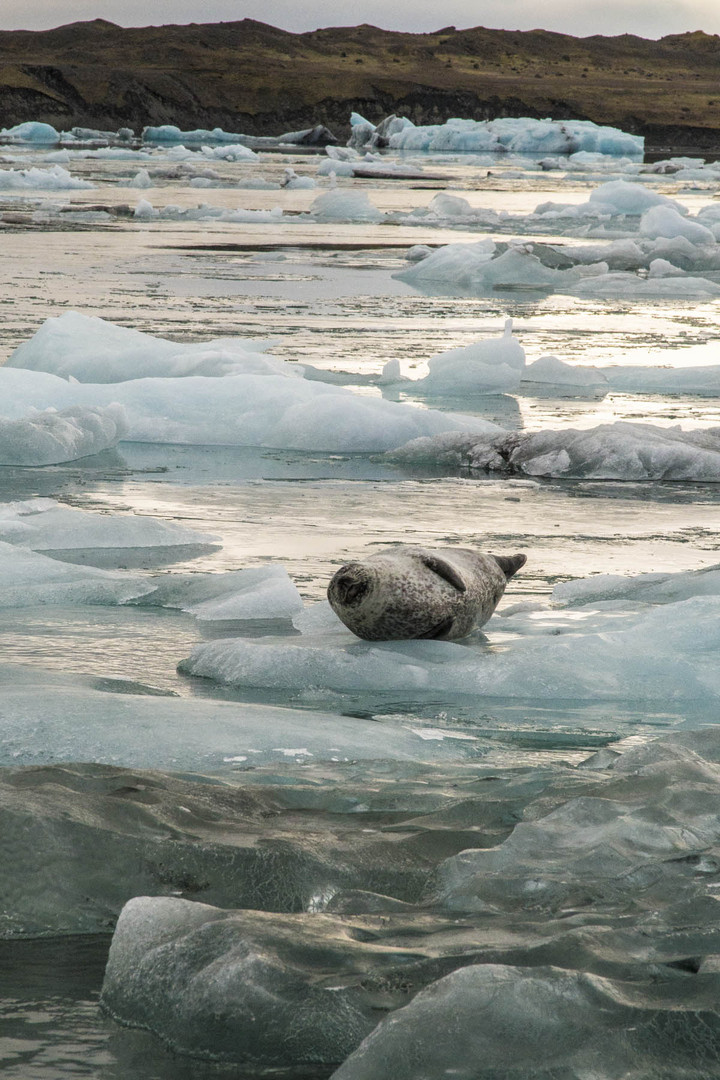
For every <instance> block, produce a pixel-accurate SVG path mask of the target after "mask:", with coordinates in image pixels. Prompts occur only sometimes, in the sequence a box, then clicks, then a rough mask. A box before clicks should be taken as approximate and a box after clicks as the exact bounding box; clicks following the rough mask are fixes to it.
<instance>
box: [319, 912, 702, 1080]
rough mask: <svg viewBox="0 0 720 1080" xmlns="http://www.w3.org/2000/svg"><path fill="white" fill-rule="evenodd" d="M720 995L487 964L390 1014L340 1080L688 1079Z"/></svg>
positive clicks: (665, 983) (697, 988)
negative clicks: (670, 1074)
mask: <svg viewBox="0 0 720 1080" xmlns="http://www.w3.org/2000/svg"><path fill="white" fill-rule="evenodd" d="M537 903H540V901H539V900H538V901H537ZM715 986H716V981H715V979H714V978H713V977H711V976H706V977H705V978H703V977H702V976H701V977H699V981H698V982H697V983H696V984H695V985H693V987H692V990H691V991H690V992H689V993H688V994H677V996H676V995H675V993H674V992H673V991H674V987H673V986H672V980H671V978H670V975H669V974H668V976H666V978H665V979H664V980H663V979H662V976H659V985H658V984H656V986H655V987H653V986H652V983H651V982H650V981H649V979H648V980H647V981H644V982H643V984H642V986H638V985H637V984H635V985H633V982H632V981H631V982H625V981H624V980H622V979H619V980H617V981H613V980H611V979H607V978H603V977H601V976H598V975H592V974H587V973H584V972H577V971H568V970H566V969H564V968H562V967H548V966H545V965H543V964H533V965H532V966H528V967H516V966H512V965H505V964H497V963H492V962H490V963H488V962H484V963H482V964H476V965H473V966H470V967H465V968H460V969H458V970H457V971H454V972H452V974H450V975H446V976H445V978H443V979H440V980H438V981H437V982H435V983H433V984H432V985H431V986H429V987H428V988H427V989H426V990H423V991H422V992H421V993H419V994H418V995H417V996H416V997H415V998H414V999H413V1000H412V1002H411V1003H410V1004H409V1005H407V1006H406V1007H405V1008H404V1009H400V1010H398V1011H396V1012H393V1013H391V1014H390V1016H389V1017H387V1018H386V1019H385V1020H383V1021H382V1023H381V1024H379V1025H378V1027H377V1028H376V1029H375V1031H374V1032H373V1033H372V1034H371V1035H370V1036H369V1037H368V1038H367V1039H366V1040H365V1041H364V1042H363V1043H362V1044H361V1045H360V1046H359V1047H358V1049H357V1050H356V1051H355V1053H354V1054H352V1055H351V1056H350V1057H349V1058H348V1059H347V1060H346V1061H345V1063H344V1064H343V1065H341V1066H340V1068H339V1069H338V1070H337V1071H336V1072H334V1073H333V1080H416V1078H418V1077H420V1076H423V1077H440V1076H457V1077H463V1078H464V1077H468V1078H469V1077H471V1076H472V1077H473V1080H512V1078H514V1077H516V1076H535V1077H537V1078H538V1080H541V1078H542V1080H545V1078H546V1077H547V1078H548V1080H549V1078H550V1077H551V1076H552V1077H554V1076H566V1077H568V1078H569V1077H580V1076H591V1075H605V1076H608V1075H614V1076H630V1075H641V1074H643V1073H644V1074H645V1075H649V1073H648V1069H649V1068H652V1069H653V1071H657V1074H658V1075H661V1074H662V1073H663V1072H665V1070H666V1068H667V1067H668V1065H669V1069H670V1070H671V1071H679V1073H682V1072H684V1071H685V1065H686V1063H687V1062H688V1061H689V1060H690V1059H692V1060H693V1061H694V1062H695V1061H698V1058H704V1057H705V1055H704V1054H702V1053H701V1052H699V1051H697V1052H696V1048H697V1047H698V1046H699V1044H702V1043H703V1040H704V1038H705V1031H706V1029H707V1028H710V1029H711V1030H713V1031H714V1030H715V1023H716V1021H715V1015H716V1014H715V1010H714V1005H713V993H714V991H715ZM688 989H689V988H688ZM671 1030H672V1032H673V1034H672V1035H670V1031H671ZM712 1042H713V1045H714V1043H715V1040H714V1039H712ZM681 1046H682V1049H680V1047H681ZM688 1048H691V1049H688ZM539 1062H541V1063H542V1065H541V1066H540V1068H538V1063H539ZM702 1067H703V1066H702V1065H701V1066H700V1068H702ZM420 1070H421V1071H420ZM689 1075H692V1076H693V1077H697V1078H699V1077H700V1076H701V1072H700V1071H699V1070H696V1069H695V1068H692V1069H691V1071H690V1074H689Z"/></svg>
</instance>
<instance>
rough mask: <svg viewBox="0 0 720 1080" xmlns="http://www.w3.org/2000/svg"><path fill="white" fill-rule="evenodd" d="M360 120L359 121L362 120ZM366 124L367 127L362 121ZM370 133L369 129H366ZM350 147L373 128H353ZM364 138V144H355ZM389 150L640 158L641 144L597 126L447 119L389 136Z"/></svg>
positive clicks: (577, 122)
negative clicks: (602, 155) (607, 155)
mask: <svg viewBox="0 0 720 1080" xmlns="http://www.w3.org/2000/svg"><path fill="white" fill-rule="evenodd" d="M361 119H362V118H361ZM365 123H366V124H367V122H365ZM367 127H369V128H371V127H372V126H371V125H367ZM357 128H358V134H357V135H356V134H355V130H356V129H355V127H353V136H354V139H353V141H352V142H351V144H350V145H353V146H358V145H365V144H366V143H368V142H371V141H372V137H373V134H374V128H373V129H372V130H370V131H367V128H365V129H363V127H362V126H361V125H360V124H358V125H357ZM361 137H364V138H365V141H364V142H359V141H358V140H359V139H360V138H361ZM388 145H389V146H390V148H391V149H393V150H405V151H407V150H412V151H434V152H439V151H443V152H449V153H458V152H462V153H493V154H497V153H512V154H540V155H547V154H575V153H578V152H579V151H583V150H584V151H588V152H591V153H602V154H612V155H614V156H618V157H630V158H638V157H642V154H643V148H644V140H643V138H642V137H641V136H638V135H628V134H627V133H626V132H623V131H620V130H618V129H617V128H611V127H601V126H598V125H597V124H593V123H592V122H591V121H589V120H534V119H530V118H527V117H524V118H522V117H521V118H514V117H503V118H501V119H497V120H462V119H457V118H455V119H451V120H448V121H447V122H446V123H444V124H431V125H428V126H426V127H415V126H413V125H411V124H409V123H407V122H406V123H405V126H404V127H403V128H402V129H401V130H399V131H398V130H395V131H393V132H392V133H391V134H390V135H389V137H388Z"/></svg>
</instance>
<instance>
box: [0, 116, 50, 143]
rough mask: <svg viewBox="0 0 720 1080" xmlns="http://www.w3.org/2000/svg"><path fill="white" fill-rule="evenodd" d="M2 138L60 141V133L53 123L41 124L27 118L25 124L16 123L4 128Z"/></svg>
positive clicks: (16, 140) (45, 141) (0, 132)
mask: <svg viewBox="0 0 720 1080" xmlns="http://www.w3.org/2000/svg"><path fill="white" fill-rule="evenodd" d="M0 139H7V140H8V141H11V142H29V143H41V144H43V145H47V144H48V143H56V142H59V141H60V133H59V131H57V130H56V129H55V128H54V127H53V126H52V124H41V123H39V122H38V121H37V120H26V121H25V123H24V124H16V125H15V127H11V128H3V129H2V131H0Z"/></svg>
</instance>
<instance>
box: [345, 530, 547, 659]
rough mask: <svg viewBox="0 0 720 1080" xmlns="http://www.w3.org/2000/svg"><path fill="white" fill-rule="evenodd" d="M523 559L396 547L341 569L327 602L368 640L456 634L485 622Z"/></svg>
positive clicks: (348, 624)
mask: <svg viewBox="0 0 720 1080" xmlns="http://www.w3.org/2000/svg"><path fill="white" fill-rule="evenodd" d="M525 561H526V556H525V555H508V556H502V555H483V554H480V553H479V552H475V551H470V550H468V549H467V548H423V547H409V546H408V547H405V546H402V547H397V548H394V549H393V550H392V551H388V552H383V553H382V554H378V555H370V556H368V558H367V559H363V560H362V562H352V563H347V564H346V565H345V566H341V567H340V569H339V570H338V571H337V573H336V574H335V576H334V577H333V579H332V581H331V582H330V584H329V586H328V600H329V601H330V606H331V607H332V609H333V611H334V612H335V614H336V615H337V616H338V617H339V618H340V619H341V620H342V621H343V622H344V623H345V625H346V626H347V628H348V629H349V630H352V632H353V633H354V634H357V636H358V637H361V638H365V639H366V640H367V641H396V640H400V639H407V638H445V639H455V638H462V637H465V636H466V635H467V634H469V633H470V631H471V630H472V629H473V627H475V626H482V625H483V623H486V622H487V621H488V619H489V618H490V616H491V615H492V613H493V611H494V610H495V608H496V607H497V604H498V601H499V600H500V597H501V596H502V594H503V593H504V592H505V586H506V585H507V582H508V580H509V579H510V578H511V577H512V576H513V574H514V573H516V571H517V570H519V569H520V567H521V566H523V565H524V564H525Z"/></svg>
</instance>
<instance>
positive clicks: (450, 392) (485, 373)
mask: <svg viewBox="0 0 720 1080" xmlns="http://www.w3.org/2000/svg"><path fill="white" fill-rule="evenodd" d="M390 363H392V362H390ZM524 368H525V350H524V349H523V348H522V346H521V345H520V343H519V342H518V340H517V338H516V337H513V333H512V319H508V320H507V322H506V325H505V332H504V334H503V336H502V337H499V338H485V339H484V340H482V341H476V342H474V343H473V344H472V345H465V346H463V347H461V348H458V349H449V350H448V351H447V352H442V353H438V354H437V355H436V356H431V357H430V359H429V360H428V374H427V375H426V376H425V378H423V379H415V380H413V381H412V382H406V387H411V388H412V390H413V392H414V393H420V394H430V395H435V396H439V397H446V396H450V397H452V396H464V395H466V394H502V393H507V392H510V391H512V390H517V388H518V386H519V385H520V379H521V378H522V374H523V370H524ZM389 382H391V369H388V367H387V365H386V368H385V370H384V371H383V383H389Z"/></svg>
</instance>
